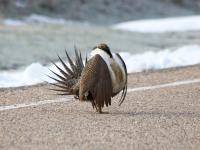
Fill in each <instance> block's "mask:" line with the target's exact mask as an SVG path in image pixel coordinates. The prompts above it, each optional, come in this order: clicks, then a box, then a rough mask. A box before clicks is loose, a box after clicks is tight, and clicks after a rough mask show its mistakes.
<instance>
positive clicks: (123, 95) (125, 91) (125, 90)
mask: <svg viewBox="0 0 200 150" xmlns="http://www.w3.org/2000/svg"><path fill="white" fill-rule="evenodd" d="M115 54H116V56H117V57H118V58H119V59H120V60H121V61H122V63H123V67H124V70H125V73H126V83H125V86H124V88H123V92H122V97H121V98H120V101H119V106H120V105H121V104H122V103H123V101H124V99H125V97H126V93H127V78H128V76H127V69H126V64H125V62H124V60H123V59H122V57H121V56H120V55H119V54H118V53H115Z"/></svg>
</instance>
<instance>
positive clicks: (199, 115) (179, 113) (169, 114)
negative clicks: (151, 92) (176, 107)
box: [108, 111, 200, 118]
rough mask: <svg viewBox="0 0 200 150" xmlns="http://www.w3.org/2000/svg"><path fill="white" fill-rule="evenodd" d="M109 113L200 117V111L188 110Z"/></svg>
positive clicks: (118, 112) (118, 113) (113, 113)
mask: <svg viewBox="0 0 200 150" xmlns="http://www.w3.org/2000/svg"><path fill="white" fill-rule="evenodd" d="M108 115H125V116H143V115H144V116H158V117H161V116H164V117H169V118H171V117H179V116H185V117H200V114H199V113H196V112H187V111H181V112H156V111H155V112H145V111H143V112H124V111H116V112H109V113H108Z"/></svg>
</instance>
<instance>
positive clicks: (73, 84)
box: [49, 44, 127, 113]
mask: <svg viewBox="0 0 200 150" xmlns="http://www.w3.org/2000/svg"><path fill="white" fill-rule="evenodd" d="M65 52H66V51H65ZM66 55H67V58H68V61H69V64H70V67H71V70H70V69H69V68H68V67H67V66H66V65H65V63H64V62H63V61H62V59H61V58H60V57H59V56H58V58H59V59H60V61H61V63H62V65H63V67H64V68H65V70H66V72H65V71H64V70H62V69H60V68H59V67H58V66H57V65H56V64H55V63H54V62H53V64H54V65H55V66H56V67H57V69H58V70H59V71H60V72H61V73H62V75H63V76H60V75H58V74H56V73H55V72H53V71H52V72H53V73H54V74H55V75H56V76H57V77H58V78H60V80H57V79H55V78H53V77H50V76H49V77H50V78H52V79H54V80H55V81H57V82H58V83H57V84H53V85H55V86H57V87H59V88H61V89H52V90H55V91H60V92H63V93H62V94H61V95H75V96H74V98H76V99H79V100H80V101H88V102H91V103H92V106H93V109H94V107H95V108H96V110H97V111H98V112H99V113H102V107H104V104H105V105H106V106H108V104H109V105H111V97H114V96H116V95H117V94H118V93H119V92H120V91H122V90H123V92H122V96H121V99H120V102H119V105H121V104H122V102H123V101H124V99H125V96H126V92H127V70H126V65H125V63H124V61H123V59H122V58H121V56H120V55H119V54H118V53H115V54H112V53H111V52H110V48H109V47H108V46H107V45H106V44H99V45H98V46H95V47H94V48H93V50H92V52H91V53H90V55H91V59H90V60H89V61H88V62H87V57H86V62H85V67H84V65H83V61H82V57H81V54H80V55H79V54H78V52H77V49H76V47H75V56H76V58H75V64H74V63H73V62H72V60H71V59H70V57H69V56H68V54H67V52H66Z"/></svg>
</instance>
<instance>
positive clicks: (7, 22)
mask: <svg viewBox="0 0 200 150" xmlns="http://www.w3.org/2000/svg"><path fill="white" fill-rule="evenodd" d="M4 24H5V25H8V26H21V25H26V23H25V22H23V21H20V20H15V19H4Z"/></svg>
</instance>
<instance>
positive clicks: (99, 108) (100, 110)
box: [98, 106, 102, 114]
mask: <svg viewBox="0 0 200 150" xmlns="http://www.w3.org/2000/svg"><path fill="white" fill-rule="evenodd" d="M98 113H99V114H101V113H102V109H101V106H98Z"/></svg>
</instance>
